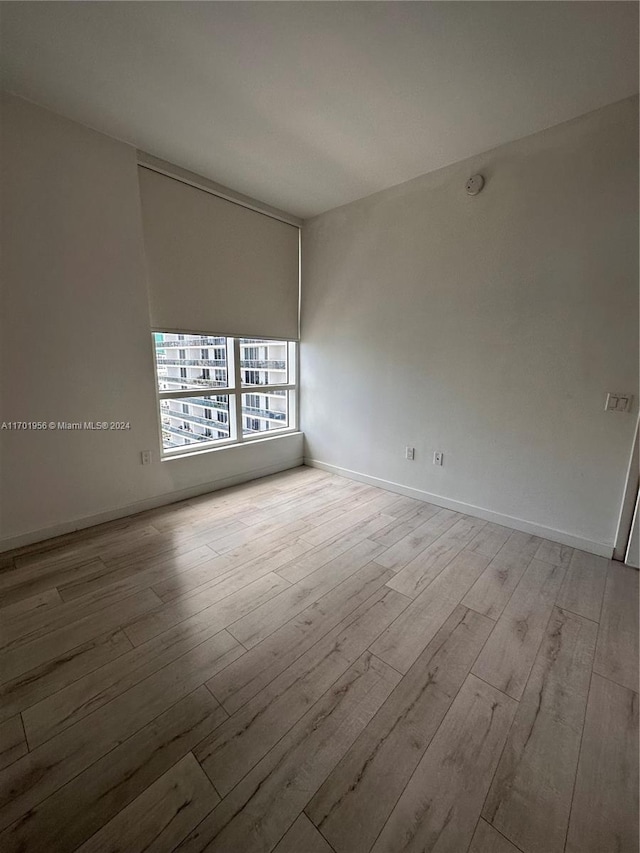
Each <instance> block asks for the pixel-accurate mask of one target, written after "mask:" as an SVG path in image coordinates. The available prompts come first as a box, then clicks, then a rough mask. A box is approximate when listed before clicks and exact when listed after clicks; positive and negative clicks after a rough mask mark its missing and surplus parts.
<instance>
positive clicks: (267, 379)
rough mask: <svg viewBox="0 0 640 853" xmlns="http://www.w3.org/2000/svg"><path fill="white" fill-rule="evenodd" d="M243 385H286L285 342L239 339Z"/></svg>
mask: <svg viewBox="0 0 640 853" xmlns="http://www.w3.org/2000/svg"><path fill="white" fill-rule="evenodd" d="M240 372H241V374H242V384H243V385H286V384H287V381H288V380H287V373H288V371H287V342H286V341H268V340H264V339H263V338H240Z"/></svg>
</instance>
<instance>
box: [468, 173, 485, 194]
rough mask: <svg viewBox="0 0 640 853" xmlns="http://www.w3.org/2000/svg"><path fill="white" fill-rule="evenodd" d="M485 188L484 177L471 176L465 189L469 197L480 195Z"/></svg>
mask: <svg viewBox="0 0 640 853" xmlns="http://www.w3.org/2000/svg"><path fill="white" fill-rule="evenodd" d="M483 186H484V178H483V177H482V175H471V177H470V178H469V180H468V181H467V183H466V184H465V185H464V188H465V190H466V191H467V195H478V193H479V192H480V191H481V190H482V187H483Z"/></svg>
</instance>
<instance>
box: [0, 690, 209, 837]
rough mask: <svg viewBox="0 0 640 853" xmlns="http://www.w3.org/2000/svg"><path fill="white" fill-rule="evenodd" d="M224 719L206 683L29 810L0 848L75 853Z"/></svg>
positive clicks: (8, 832)
mask: <svg viewBox="0 0 640 853" xmlns="http://www.w3.org/2000/svg"><path fill="white" fill-rule="evenodd" d="M225 717H226V714H225V713H224V711H223V710H222V709H221V708H220V706H219V705H218V703H217V702H216V701H215V699H214V698H213V697H212V696H211V694H210V693H209V692H208V690H207V689H206V687H199V688H198V689H197V690H196V691H194V692H193V693H191V694H189V695H188V696H186V697H185V698H184V699H182V700H181V701H180V702H177V703H176V704H175V705H173V706H172V707H171V708H169V709H168V710H167V711H165V712H164V713H163V714H161V715H160V716H158V717H156V718H155V719H154V720H153V721H152V722H151V723H150V724H149V725H146V726H144V727H143V728H141V729H140V730H139V731H137V732H136V733H135V734H133V735H132V736H131V737H129V738H127V739H125V740H124V741H123V742H122V743H121V744H120V745H119V746H117V747H116V748H115V749H113V750H112V751H111V752H109V753H107V754H106V755H104V756H103V757H102V758H100V760H98V761H96V762H95V763H94V764H92V765H91V766H90V767H88V768H86V769H85V770H84V771H83V772H82V773H80V774H79V775H78V776H75V777H74V778H73V779H71V780H70V781H68V782H67V783H66V784H65V785H64V786H62V787H60V788H59V789H57V790H56V791H55V793H54V794H53V795H52V796H50V797H48V798H47V799H46V800H43V801H42V802H41V803H40V804H38V805H36V806H33V807H32V808H30V809H29V810H28V812H26V813H25V814H24V815H23V816H22V817H21V818H20V819H19V820H16V821H15V823H13V825H11V826H10V827H9V828H8V829H7V830H6V831H5V832H4V833H3V834H2V835H0V848H2V850H3V851H4V853H18V851H24V850H25V849H28V850H29V853H51V851H53V850H55V851H56V853H71V851H74V850H75V849H76V848H77V847H78V845H80V844H82V843H83V842H84V841H86V840H87V839H88V838H90V837H91V836H92V835H93V834H94V833H95V832H97V831H98V830H99V829H100V828H101V827H102V826H104V825H105V823H107V821H109V820H111V819H112V818H113V817H115V815H117V814H118V812H119V811H120V810H121V809H123V808H124V807H126V806H127V805H128V804H129V803H130V802H132V801H133V800H134V799H135V798H136V797H137V796H138V795H139V794H141V793H142V792H143V791H144V790H145V789H146V788H147V787H148V786H149V785H150V784H152V783H153V782H155V780H156V779H157V778H158V777H159V776H161V775H162V774H163V773H165V772H166V771H167V770H168V769H169V768H170V767H172V766H173V765H174V764H175V763H176V762H177V761H179V760H180V759H181V758H182V757H183V756H184V755H186V754H187V753H188V752H190V751H191V750H192V749H193V747H194V746H195V744H196V743H197V742H198V741H199V740H201V739H202V738H203V737H206V736H207V735H208V734H209V733H210V732H211V731H212V730H213V729H215V727H216V726H218V725H219V724H220V723H221V722H222V720H223V719H224V718H225ZM123 853H125V851H123ZM127 853H128V851H127Z"/></svg>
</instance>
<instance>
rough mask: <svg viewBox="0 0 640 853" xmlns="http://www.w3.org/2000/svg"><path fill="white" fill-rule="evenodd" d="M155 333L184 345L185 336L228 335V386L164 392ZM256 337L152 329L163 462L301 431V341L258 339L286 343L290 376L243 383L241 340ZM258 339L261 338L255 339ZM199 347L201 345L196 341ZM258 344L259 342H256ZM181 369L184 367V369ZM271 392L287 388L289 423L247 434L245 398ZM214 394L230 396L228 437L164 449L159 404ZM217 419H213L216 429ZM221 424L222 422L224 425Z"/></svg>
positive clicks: (227, 425) (212, 395)
mask: <svg viewBox="0 0 640 853" xmlns="http://www.w3.org/2000/svg"><path fill="white" fill-rule="evenodd" d="M156 334H165V335H176V336H178V337H179V339H180V343H181V344H183V345H184V344H185V343H186V344H187V346H186V347H184V348H185V349H186V348H188V341H185V340H184V335H193V336H198V337H207V338H211V337H215V338H225V341H226V349H227V367H226V370H227V385H225V386H213V387H211V388H206V387H202V388H200V389H194V388H191V389H187V390H184V391H177V390H174V391H161V390H160V388H159V382H158V361H157V357H156V356H157V352H156V340H155V335H156ZM252 337H255V336H249V335H245V336H242V335H238V336H234V335H223V334H220V333H217V332H216V333H214V332H200V331H194V332H184V331H180V332H178V331H176V330H175V329H152V330H151V344H152V346H151V348H152V351H153V364H154V381H155V391H156V413H157V416H158V429H159V438H160V457H161V459H162V460H163V461H165V460H168V459H175V458H176V457H181V456H186V455H190V454H192V453H208V452H210V451H213V450H222V449H225V448H229V447H235V446H238V445H241V444H251V443H252V442H255V441H265V440H270V439H272V438H277V437H278V436H283V435H290V434H291V433H295V432H298V429H299V427H298V371H299V347H298V341H297V340H294V339H291V338H259V340H268V341H270V342H271V341H273V343H275V344H285V345H286V347H287V376H286V379H287V381H286V383H281V384H263V385H260V384H258V385H245V384H244V383H243V379H242V376H243V371H244V370H246V368H242V367H241V364H240V362H241V346H240V341H241V340H246V339H247V338H252ZM256 340H258V338H256ZM196 346H199V344H197V345H196ZM256 346H258V345H256ZM181 372H182V369H181ZM269 391H286V397H285V399H286V401H287V426H286V427H284V428H282V429H277V428H276V429H270V430H263V431H261V432H257V433H248V434H247V435H245V434H244V429H243V415H242V398H243V396H244V395H247V394H268V392H269ZM194 396H199V397H213V398H215V397H216V396H226V397H228V401H229V402H228V415H229V417H228V423H227V424H224V426H226V427H227V428H228V430H229V437H228V438H226V439H224V438H215V439H209V440H208V441H202V442H196V443H194V444H193V445H181V446H179V447H172V448H165V447H164V442H163V438H162V410H161V407H160V404H161V402H162V400H176V401H180V400H181V398H185V397H194ZM216 423H217V421H216V420H213V419H212V421H211V424H212V426H213V427H214V430H215V424H216ZM221 426H222V424H221Z"/></svg>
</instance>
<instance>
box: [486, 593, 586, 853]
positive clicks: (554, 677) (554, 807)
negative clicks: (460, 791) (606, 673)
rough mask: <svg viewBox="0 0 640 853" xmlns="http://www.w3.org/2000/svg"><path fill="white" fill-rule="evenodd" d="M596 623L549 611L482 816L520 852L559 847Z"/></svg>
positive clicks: (555, 852) (556, 851)
mask: <svg viewBox="0 0 640 853" xmlns="http://www.w3.org/2000/svg"><path fill="white" fill-rule="evenodd" d="M597 628H598V626H597V625H596V624H595V622H591V621H589V620H588V619H584V618H583V617H581V616H577V615H575V614H572V613H569V612H568V611H563V610H559V609H556V610H555V611H554V613H553V615H552V617H551V619H550V621H549V625H548V626H547V630H546V633H545V637H544V640H543V642H542V646H541V648H540V652H539V653H538V657H537V658H536V662H535V664H534V667H533V670H532V672H531V676H530V678H529V681H528V683H527V686H526V689H525V691H524V694H523V696H522V699H521V700H520V705H519V706H518V711H517V714H516V717H515V720H514V722H513V726H512V727H511V731H510V732H509V737H508V739H507V743H506V745H505V748H504V752H503V754H502V758H501V759H500V764H499V765H498V769H497V771H496V775H495V778H494V781H493V785H492V786H491V790H490V791H489V795H488V796H487V800H486V802H485V806H484V809H483V817H484V818H485V819H486V820H487V821H488V822H489V823H491V824H492V825H493V826H494V827H495V828H496V829H498V830H499V831H500V833H501V834H502V835H504V836H506V837H507V838H509V839H510V840H511V841H513V842H514V844H516V845H517V846H518V847H520V848H521V849H522V850H526V851H527V853H562V850H563V849H564V842H565V837H566V834H567V826H568V823H569V811H570V809H571V798H572V795H573V784H574V780H575V774H576V768H577V766H578V753H579V750H580V739H581V736H582V726H583V722H584V715H585V711H586V707H587V694H588V691H589V683H590V680H591V667H592V663H593V655H594V653H595V647H596V635H597Z"/></svg>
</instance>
